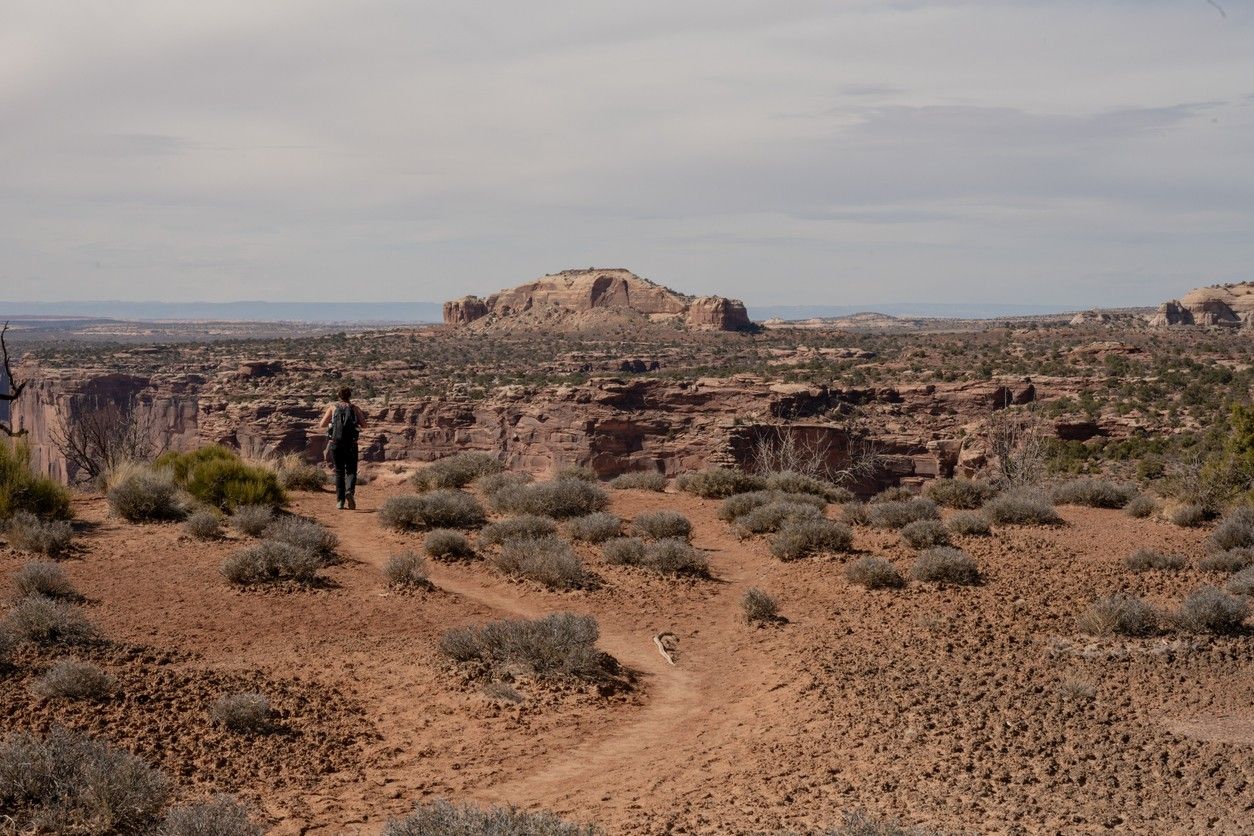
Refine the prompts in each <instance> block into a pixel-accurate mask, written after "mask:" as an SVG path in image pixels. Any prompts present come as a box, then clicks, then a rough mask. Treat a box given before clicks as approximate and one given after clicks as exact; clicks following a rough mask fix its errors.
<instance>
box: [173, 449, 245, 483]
mask: <svg viewBox="0 0 1254 836" xmlns="http://www.w3.org/2000/svg"><path fill="white" fill-rule="evenodd" d="M238 460H239V456H237V455H236V454H235V453H233V452H232V451H230V450H228V449H226V448H225V447H223V446H222V445H220V444H206V445H205V446H204V447H197V448H196V449H195V450H191V451H188V452H186V453H180V452H178V451H177V450H168V451H166V452H165V453H162V454H161V455H160V456H158V457H157V460H156V461H155V462H153V466H154V467H156V468H158V469H160V470H168V471H170V474H171V475H172V476H173V477H174V481H176V482H178V483H180V484H181V483H183V482H186V481H187V480H188V478H190V477H191V475H192V471H193V470H195V469H196V468H197V467H199V466H200V465H202V464H208V463H209V462H216V461H223V462H230V461H238Z"/></svg>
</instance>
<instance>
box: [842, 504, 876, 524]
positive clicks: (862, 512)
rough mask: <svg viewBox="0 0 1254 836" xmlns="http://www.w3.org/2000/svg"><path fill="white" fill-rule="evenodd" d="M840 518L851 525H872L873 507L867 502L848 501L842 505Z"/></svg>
mask: <svg viewBox="0 0 1254 836" xmlns="http://www.w3.org/2000/svg"><path fill="white" fill-rule="evenodd" d="M840 518H841V519H842V520H844V521H845V522H846V523H848V524H849V525H870V524H871V509H870V507H869V506H868V505H867V504H866V503H865V502H846V503H844V504H843V505H841V506H840Z"/></svg>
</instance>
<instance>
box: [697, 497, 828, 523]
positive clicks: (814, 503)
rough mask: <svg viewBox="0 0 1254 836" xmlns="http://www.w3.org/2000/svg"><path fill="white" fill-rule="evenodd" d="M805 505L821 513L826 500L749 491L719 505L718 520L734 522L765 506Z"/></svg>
mask: <svg viewBox="0 0 1254 836" xmlns="http://www.w3.org/2000/svg"><path fill="white" fill-rule="evenodd" d="M777 504H782V505H806V506H809V507H811V508H813V509H814V510H815V512H816V513H821V512H822V510H823V509H824V508H825V507H827V500H825V499H823V498H822V497H820V496H815V495H814V494H808V493H782V492H780V491H766V490H763V491H750V492H749V493H738V494H736V495H735V496H729V497H728V498H727V499H724V500H723V502H722V504H721V505H719V509H718V516H719V519H722V520H727V521H728V522H736V521H737V520H739V519H741V518H742V517H744V516H745V515H747V514H750V513H752V512H753V511H756V510H757V509H758V508H762V507H764V506H767V505H777Z"/></svg>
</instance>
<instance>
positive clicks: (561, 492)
mask: <svg viewBox="0 0 1254 836" xmlns="http://www.w3.org/2000/svg"><path fill="white" fill-rule="evenodd" d="M491 502H492V507H494V508H496V510H498V511H501V512H502V513H507V514H534V515H536V516H542V517H552V518H554V519H569V518H570V517H583V516H586V515H588V514H591V513H593V512H595V511H603V510H605V507H606V506H607V505H609V503H610V497H609V494H607V493H606V492H605V489H604V488H602V487H601V486H600V485H597V484H594V483H592V482H585V481H583V480H582V479H557V480H554V481H552V482H540V483H537V484H534V485H515V486H508V487H503V488H501V489H500V490H498V491H496V493H494V494H492V496H491Z"/></svg>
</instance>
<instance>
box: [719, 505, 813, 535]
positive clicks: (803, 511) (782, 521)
mask: <svg viewBox="0 0 1254 836" xmlns="http://www.w3.org/2000/svg"><path fill="white" fill-rule="evenodd" d="M822 516H823V512H822V511H821V510H820V509H818V508H815V507H814V506H813V505H804V504H800V503H795V502H771V503H769V504H767V505H759V506H758V507H757V508H754V509H753V510H752V511H750V512H749V513H747V514H745V515H744V516H742V517H740V518H739V519H737V520H736V527H737V529H739V531H740V532H741V533H742V536H743V535H747V534H768V533H770V532H774V531H779V530H780V529H781V528H783V527H784V526H785V525H787V524H788V523H790V522H794V521H797V520H812V519H820V518H822Z"/></svg>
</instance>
